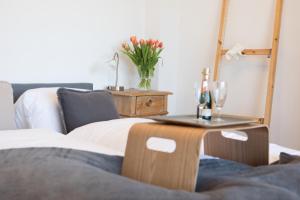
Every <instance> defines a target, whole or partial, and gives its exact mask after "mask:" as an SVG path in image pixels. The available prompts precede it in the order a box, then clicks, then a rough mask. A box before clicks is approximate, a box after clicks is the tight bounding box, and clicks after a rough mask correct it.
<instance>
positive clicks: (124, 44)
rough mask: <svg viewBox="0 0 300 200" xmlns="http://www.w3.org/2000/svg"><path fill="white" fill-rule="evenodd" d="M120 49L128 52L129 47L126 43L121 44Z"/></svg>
mask: <svg viewBox="0 0 300 200" xmlns="http://www.w3.org/2000/svg"><path fill="white" fill-rule="evenodd" d="M122 47H123V49H124V50H125V51H129V50H130V47H129V45H128V43H126V42H125V43H123V44H122Z"/></svg>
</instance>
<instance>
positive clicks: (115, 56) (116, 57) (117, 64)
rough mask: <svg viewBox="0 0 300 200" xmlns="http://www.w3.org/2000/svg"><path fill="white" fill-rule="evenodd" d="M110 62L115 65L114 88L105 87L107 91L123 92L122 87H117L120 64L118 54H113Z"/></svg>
mask: <svg viewBox="0 0 300 200" xmlns="http://www.w3.org/2000/svg"><path fill="white" fill-rule="evenodd" d="M111 61H114V62H115V63H116V80H115V85H114V86H107V89H108V90H111V91H124V89H125V88H124V86H119V63H120V56H119V54H118V52H115V54H114V56H113V58H112V60H111Z"/></svg>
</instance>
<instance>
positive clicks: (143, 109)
mask: <svg viewBox="0 0 300 200" xmlns="http://www.w3.org/2000/svg"><path fill="white" fill-rule="evenodd" d="M166 112H167V111H166V109H165V97H164V96H140V97H137V99H136V115H140V116H145V115H158V114H166Z"/></svg>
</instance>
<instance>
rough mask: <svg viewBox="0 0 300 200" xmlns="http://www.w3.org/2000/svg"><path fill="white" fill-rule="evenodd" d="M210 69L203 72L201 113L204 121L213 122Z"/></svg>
mask: <svg viewBox="0 0 300 200" xmlns="http://www.w3.org/2000/svg"><path fill="white" fill-rule="evenodd" d="M209 73H210V70H209V68H205V69H204V70H203V72H202V75H203V79H202V85H201V96H200V102H199V103H200V104H199V105H200V106H199V107H200V113H201V118H202V119H204V120H211V118H212V110H211V108H212V99H211V94H210V91H209Z"/></svg>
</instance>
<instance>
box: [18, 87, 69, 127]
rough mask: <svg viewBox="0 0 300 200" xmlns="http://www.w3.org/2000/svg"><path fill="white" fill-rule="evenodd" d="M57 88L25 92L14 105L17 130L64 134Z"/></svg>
mask: <svg viewBox="0 0 300 200" xmlns="http://www.w3.org/2000/svg"><path fill="white" fill-rule="evenodd" d="M57 90H58V88H38V89H31V90H27V91H26V92H25V93H24V94H22V95H21V97H20V98H19V99H18V101H17V102H16V104H15V110H16V113H15V114H16V125H17V128H19V129H49V130H52V131H55V132H59V133H64V132H65V131H64V128H63V119H62V116H61V112H62V111H61V108H60V105H59V102H58V98H57V94H56V92H57Z"/></svg>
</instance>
